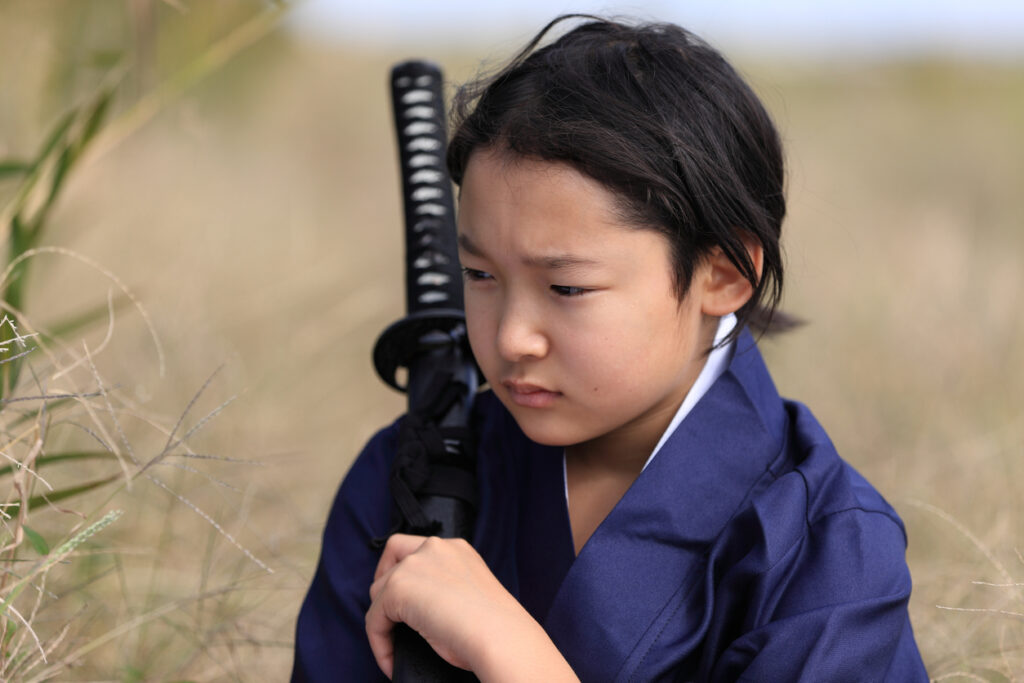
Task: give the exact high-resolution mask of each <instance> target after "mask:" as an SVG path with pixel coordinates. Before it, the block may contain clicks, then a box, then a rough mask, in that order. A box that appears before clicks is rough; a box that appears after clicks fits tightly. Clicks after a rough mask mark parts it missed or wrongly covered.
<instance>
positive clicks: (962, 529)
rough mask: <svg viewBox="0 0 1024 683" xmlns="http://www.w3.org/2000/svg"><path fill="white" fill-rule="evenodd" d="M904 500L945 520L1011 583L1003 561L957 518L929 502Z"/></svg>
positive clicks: (912, 499)
mask: <svg viewBox="0 0 1024 683" xmlns="http://www.w3.org/2000/svg"><path fill="white" fill-rule="evenodd" d="M906 502H907V503H909V504H910V505H913V506H914V507H917V508H920V509H922V510H925V511H927V512H930V513H931V514H933V515H935V516H936V517H938V518H939V519H941V520H942V521H944V522H946V523H947V524H949V525H950V526H951V527H953V528H954V529H956V530H957V531H958V532H959V533H960V535H962V536H963V537H964V538H966V539H967V540H968V541H970V542H971V544H973V545H974V547H976V548H977V549H978V550H979V551H980V552H981V554H982V555H984V556H985V559H987V560H988V561H989V563H990V564H991V565H992V566H993V567H995V569H996V571H998V572H999V574H1000V575H1001V576H1002V577H1003V578H1004V579H1005V581H1006V583H1013V577H1012V576H1010V572H1008V571H1007V570H1006V567H1004V566H1003V563H1002V562H1000V561H999V560H998V558H996V556H995V555H993V554H992V551H991V550H989V549H988V547H987V546H986V545H985V544H984V543H982V542H981V539H979V538H978V537H977V536H975V535H974V534H973V533H971V530H970V529H968V528H967V527H965V526H964V525H963V524H961V523H960V521H959V520H957V519H956V518H955V517H953V516H952V515H950V514H949V513H948V512H946V511H945V510H943V509H941V508H938V507H936V506H934V505H932V504H931V503H926V502H924V501H923V500H918V499H916V498H908V499H906Z"/></svg>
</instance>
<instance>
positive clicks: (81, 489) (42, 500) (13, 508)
mask: <svg viewBox="0 0 1024 683" xmlns="http://www.w3.org/2000/svg"><path fill="white" fill-rule="evenodd" d="M121 478H122V475H120V474H112V475H110V476H109V477H104V478H102V479H95V480H93V481H90V482H88V483H85V484H79V485H78V486H69V487H68V488H64V489H58V490H56V491H50V492H49V493H47V494H46V495H45V496H42V495H39V496H32V497H31V498H29V500H28V507H29V509H30V510H34V509H36V508H38V507H40V506H41V505H45V504H46V503H47V501H49V502H51V503H59V502H60V501H62V500H67V499H68V498H74V497H75V496H80V495H82V494H83V493H88V492H89V491H92V490H93V489H98V488H99V487H101V486H105V485H107V484H109V483H110V482H112V481H116V480H117V479H121ZM20 508H21V504H20V503H17V502H16V503H12V504H11V505H9V506H8V507H7V514H9V515H11V516H12V517H13V516H14V515H16V514H18V511H19V510H20Z"/></svg>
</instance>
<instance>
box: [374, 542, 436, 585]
mask: <svg viewBox="0 0 1024 683" xmlns="http://www.w3.org/2000/svg"><path fill="white" fill-rule="evenodd" d="M426 540H427V537H426V536H412V535H409V534H392V535H391V537H390V538H388V542H387V543H386V544H385V545H384V552H383V553H382V554H381V556H380V561H379V562H378V563H377V569H376V571H374V573H373V580H374V581H376V580H377V579H379V578H380V577H382V576H384V575H385V574H387V573H388V572H389V571H390V570H391V568H392V567H394V566H395V565H396V564H398V563H399V562H401V561H402V560H403V559H405V558H406V557H408V556H409V555H411V554H413V553H414V552H416V551H417V550H419V549H420V546H422V545H423V543H424V542H426Z"/></svg>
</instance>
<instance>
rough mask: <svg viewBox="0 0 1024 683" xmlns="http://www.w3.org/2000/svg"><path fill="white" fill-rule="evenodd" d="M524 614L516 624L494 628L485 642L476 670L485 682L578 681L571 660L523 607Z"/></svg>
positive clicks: (507, 623)
mask: <svg viewBox="0 0 1024 683" xmlns="http://www.w3.org/2000/svg"><path fill="white" fill-rule="evenodd" d="M517 607H519V609H520V610H521V611H522V614H521V617H520V618H518V619H516V621H515V623H514V625H513V624H510V623H509V622H505V623H504V624H503V625H502V626H503V628H500V629H495V630H490V629H488V633H490V634H491V636H492V637H491V638H488V639H487V640H486V642H484V643H483V644H482V647H481V649H480V653H481V657H480V660H479V662H478V663H477V665H476V666H475V667H474V669H473V671H474V673H475V674H476V675H477V677H478V678H479V679H480V680H481V681H483V682H484V683H516V682H518V681H539V680H543V681H553V682H554V681H576V682H578V681H579V679H578V678H577V677H576V675H575V674H574V673H573V671H572V668H571V667H570V666H569V663H568V662H566V661H565V658H564V657H563V656H562V653H561V652H559V651H558V648H557V647H555V644H554V643H553V642H552V641H551V638H550V637H548V634H547V632H546V631H544V629H543V627H541V625H540V624H538V623H537V622H536V621H535V620H534V619H533V618H532V617H531V616H530V615H529V614H527V613H526V611H525V610H523V609H522V607H521V606H519V605H518V603H517Z"/></svg>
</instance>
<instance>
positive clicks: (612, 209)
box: [459, 149, 646, 248]
mask: <svg viewBox="0 0 1024 683" xmlns="http://www.w3.org/2000/svg"><path fill="white" fill-rule="evenodd" d="M459 232H460V233H463V234H465V235H466V236H467V237H468V238H469V240H470V241H471V242H472V243H473V244H482V242H484V241H486V240H487V239H488V238H490V237H491V236H492V235H494V234H495V233H509V234H512V233H515V234H517V235H518V236H519V237H521V238H522V239H526V240H527V241H529V242H531V243H534V244H532V246H534V247H538V248H542V247H544V246H545V243H549V242H550V243H552V244H557V245H559V246H561V247H568V246H573V247H576V248H593V247H596V246H599V243H600V242H601V240H602V239H604V240H607V239H608V238H610V237H612V233H617V232H621V233H623V235H622V236H623V237H625V234H626V233H635V232H637V230H636V228H635V227H633V226H632V225H630V224H628V223H627V221H626V220H625V219H624V217H623V212H622V211H621V209H620V204H619V200H618V198H617V197H616V195H615V194H614V193H612V192H611V191H609V190H608V189H607V188H605V187H604V186H603V185H601V184H600V183H599V182H597V181H596V180H594V179H593V178H590V177H588V176H586V175H584V174H582V173H580V172H579V171H577V170H576V169H575V168H573V167H572V166H570V165H568V164H565V163H560V162H551V161H543V160H538V159H532V158H525V157H521V156H516V155H514V154H511V153H507V152H501V151H495V150H493V149H483V150H479V151H477V152H474V154H473V155H472V156H471V157H470V160H469V163H468V164H467V167H466V172H465V174H464V176H463V182H462V187H461V191H460V193H459ZM645 232H646V231H645ZM616 237H617V236H616ZM614 241H618V240H614Z"/></svg>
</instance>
